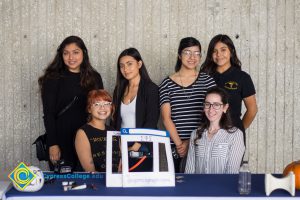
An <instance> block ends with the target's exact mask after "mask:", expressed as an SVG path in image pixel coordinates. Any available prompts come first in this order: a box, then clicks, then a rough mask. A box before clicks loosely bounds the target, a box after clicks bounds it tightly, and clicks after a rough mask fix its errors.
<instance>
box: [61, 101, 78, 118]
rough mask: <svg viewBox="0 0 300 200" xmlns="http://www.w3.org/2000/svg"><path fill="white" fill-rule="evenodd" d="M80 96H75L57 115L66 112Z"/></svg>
mask: <svg viewBox="0 0 300 200" xmlns="http://www.w3.org/2000/svg"><path fill="white" fill-rule="evenodd" d="M77 99H78V97H77V96H75V97H74V98H73V100H72V101H71V102H70V103H69V104H68V105H66V107H64V108H63V109H62V110H61V111H60V112H59V113H58V114H57V117H59V116H61V115H62V114H64V113H65V112H66V111H67V110H68V109H69V108H71V106H72V105H73V104H74V103H75V101H77Z"/></svg>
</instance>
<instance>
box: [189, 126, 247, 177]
mask: <svg viewBox="0 0 300 200" xmlns="http://www.w3.org/2000/svg"><path fill="white" fill-rule="evenodd" d="M196 136H197V134H196V130H195V131H193V132H192V135H191V140H190V145H189V151H188V156H187V161H186V166H185V173H188V174H235V173H238V172H239V168H240V164H241V161H242V158H243V155H244V152H245V146H244V140H243V132H242V131H241V130H240V129H236V131H235V132H233V133H228V132H227V131H226V130H224V129H220V130H219V131H218V132H217V133H216V134H215V135H214V136H213V138H211V139H208V138H207V130H205V131H204V133H203V135H202V137H201V139H200V140H199V139H198V140H197V141H196V144H195V143H194V139H195V138H196Z"/></svg>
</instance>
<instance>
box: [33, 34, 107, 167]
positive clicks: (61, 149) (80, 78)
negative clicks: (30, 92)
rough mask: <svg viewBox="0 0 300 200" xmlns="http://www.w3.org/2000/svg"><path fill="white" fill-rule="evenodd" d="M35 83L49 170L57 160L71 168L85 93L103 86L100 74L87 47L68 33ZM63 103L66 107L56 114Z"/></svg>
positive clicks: (82, 117)
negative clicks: (42, 116)
mask: <svg viewBox="0 0 300 200" xmlns="http://www.w3.org/2000/svg"><path fill="white" fill-rule="evenodd" d="M39 85H40V88H41V94H42V102H43V111H44V124H45V129H46V132H47V146H48V148H49V158H50V161H51V163H49V165H50V169H51V170H52V169H53V165H52V164H55V163H56V161H58V160H61V159H63V160H64V161H66V162H67V163H69V164H71V166H72V167H73V168H75V167H76V165H77V163H78V159H77V156H76V152H75V148H74V137H75V133H76V131H77V129H78V128H80V127H81V126H82V125H83V124H85V123H86V120H87V116H88V115H87V112H86V110H85V107H86V101H87V100H86V98H87V93H88V92H89V91H90V90H93V89H103V83H102V79H101V76H100V74H99V73H98V72H96V70H95V69H94V68H93V67H92V66H91V64H90V61H89V56H88V51H87V48H86V46H85V44H84V42H83V41H82V39H81V38H79V37H77V36H69V37H67V38H65V39H64V41H63V42H62V43H61V44H60V46H59V47H58V49H57V52H56V55H55V57H54V60H53V61H52V62H51V63H50V64H49V65H48V67H47V68H46V70H45V73H44V75H43V76H41V77H40V78H39ZM71 102H72V103H71ZM67 105H70V107H69V108H68V109H67V110H66V111H65V112H64V113H63V114H62V115H59V116H58V113H59V112H61V111H62V110H64V109H65V108H66V106H67Z"/></svg>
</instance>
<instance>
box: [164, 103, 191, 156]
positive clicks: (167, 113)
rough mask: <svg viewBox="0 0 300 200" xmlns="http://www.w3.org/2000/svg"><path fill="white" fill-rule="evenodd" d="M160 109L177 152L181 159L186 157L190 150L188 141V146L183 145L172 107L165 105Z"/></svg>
mask: <svg viewBox="0 0 300 200" xmlns="http://www.w3.org/2000/svg"><path fill="white" fill-rule="evenodd" d="M160 109H161V116H162V121H163V123H164V126H165V128H166V129H167V131H169V133H170V136H171V139H172V140H173V142H174V143H175V145H176V149H177V152H178V154H179V155H180V157H184V156H185V155H186V153H187V150H188V141H186V144H183V142H182V140H181V139H180V137H179V135H178V132H177V129H176V126H175V124H174V122H173V121H172V119H171V106H170V104H169V103H164V104H163V105H162V106H161V108H160Z"/></svg>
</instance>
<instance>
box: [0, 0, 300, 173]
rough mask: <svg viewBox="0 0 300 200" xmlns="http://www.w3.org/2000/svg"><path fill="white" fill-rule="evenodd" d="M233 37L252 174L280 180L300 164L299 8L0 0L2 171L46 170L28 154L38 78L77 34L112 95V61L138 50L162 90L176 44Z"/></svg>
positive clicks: (290, 4)
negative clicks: (249, 105) (250, 102)
mask: <svg viewBox="0 0 300 200" xmlns="http://www.w3.org/2000/svg"><path fill="white" fill-rule="evenodd" d="M218 33H225V34H228V35H229V36H231V38H232V39H233V40H234V43H235V45H236V48H237V51H238V55H239V57H240V59H241V61H242V63H243V66H242V67H243V70H245V71H246V72H248V73H250V75H251V76H252V79H253V81H254V84H255V86H256V89H257V101H258V107H259V113H258V115H257V117H256V120H255V121H254V122H253V124H252V126H251V128H250V129H249V130H248V131H247V137H248V138H247V141H248V142H247V147H248V149H247V154H246V158H249V161H250V165H251V170H252V171H253V172H259V173H262V172H276V173H278V172H279V173H280V172H282V170H283V167H284V166H285V165H286V164H288V163H289V162H291V161H292V160H297V159H300V119H299V118H300V104H299V103H300V101H299V100H298V97H299V96H300V79H299V78H298V77H299V76H300V66H299V65H300V51H299V49H300V1H299V0H285V1H284V0H277V1H275V0H144V1H142V0H127V1H125V0H0V48H1V49H0V74H1V76H0V94H1V95H0V168H1V170H3V169H6V170H8V171H9V170H11V169H12V168H14V167H15V166H17V164H18V163H19V162H20V161H25V162H27V163H30V164H33V165H40V166H41V167H42V168H43V169H45V164H44V163H39V162H38V161H37V159H36V158H35V149H34V147H33V146H31V144H32V142H33V141H34V139H35V138H36V137H37V136H38V135H39V134H40V133H42V132H43V130H44V126H43V121H42V107H41V100H40V94H39V90H38V84H37V79H38V77H39V76H40V75H41V74H42V72H43V69H44V68H45V67H46V65H47V64H48V63H49V62H50V61H51V60H52V59H53V57H54V53H55V51H56V48H57V46H58V45H59V44H60V42H61V41H62V40H63V39H64V38H65V37H66V36H69V35H78V36H81V37H82V38H83V39H84V41H85V42H86V45H87V47H88V49H89V53H90V57H91V61H92V64H93V66H94V67H95V68H96V69H97V70H98V71H99V72H100V73H101V75H102V76H103V78H104V85H105V88H106V89H108V90H109V91H110V92H112V90H113V87H114V83H115V75H116V60H117V57H118V55H119V53H120V52H121V51H122V50H123V49H124V48H127V47H131V46H134V47H136V48H137V49H139V50H140V52H141V54H142V56H143V58H144V61H145V63H146V66H147V68H148V70H149V72H150V75H151V77H152V79H153V80H154V81H155V82H156V83H157V84H159V83H160V82H161V81H162V79H163V78H164V77H166V76H167V75H169V74H171V73H173V72H174V65H175V61H176V51H177V47H178V43H179V40H180V39H181V38H182V37H186V36H194V37H196V38H198V39H199V40H200V42H201V43H202V45H203V49H204V52H203V53H204V58H205V56H206V49H207V45H208V43H209V41H210V39H211V38H212V37H213V36H214V35H215V34H218Z"/></svg>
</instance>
